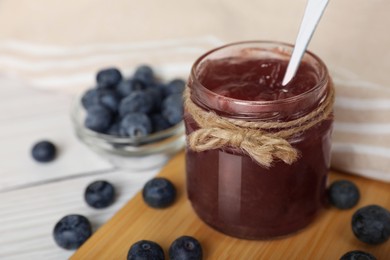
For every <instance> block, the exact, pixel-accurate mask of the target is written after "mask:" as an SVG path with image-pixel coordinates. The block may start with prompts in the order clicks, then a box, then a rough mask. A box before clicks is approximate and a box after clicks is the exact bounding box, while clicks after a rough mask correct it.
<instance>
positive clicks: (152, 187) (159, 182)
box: [142, 177, 176, 208]
mask: <svg viewBox="0 0 390 260" xmlns="http://www.w3.org/2000/svg"><path fill="white" fill-rule="evenodd" d="M142 197H143V199H144V201H145V203H146V204H148V205H149V206H150V207H152V208H166V207H168V206H170V205H171V204H172V203H173V202H174V201H175V198H176V189H175V186H173V184H172V182H170V181H169V180H168V179H165V178H162V177H157V178H153V179H151V180H150V181H148V182H147V183H146V184H145V186H144V188H143V190H142Z"/></svg>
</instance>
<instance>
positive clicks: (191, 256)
mask: <svg viewBox="0 0 390 260" xmlns="http://www.w3.org/2000/svg"><path fill="white" fill-rule="evenodd" d="M202 257H203V252H202V246H201V245H200V243H199V241H198V240H196V239H195V238H193V237H190V236H182V237H179V238H178V239H176V240H175V241H173V243H172V245H171V246H170V248H169V259H171V260H201V259H202Z"/></svg>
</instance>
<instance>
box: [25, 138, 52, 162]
mask: <svg viewBox="0 0 390 260" xmlns="http://www.w3.org/2000/svg"><path fill="white" fill-rule="evenodd" d="M56 153H57V149H56V147H55V145H54V144H53V143H52V142H50V141H40V142H38V143H36V144H35V145H34V146H33V148H32V150H31V155H32V157H33V158H34V159H35V160H36V161H38V162H50V161H52V160H54V158H55V157H56Z"/></svg>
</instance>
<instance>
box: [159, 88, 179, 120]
mask: <svg viewBox="0 0 390 260" xmlns="http://www.w3.org/2000/svg"><path fill="white" fill-rule="evenodd" d="M162 115H163V116H164V117H165V119H166V120H167V121H168V122H169V123H170V124H171V125H176V124H177V123H179V122H180V121H181V120H182V119H183V98H182V95H181V94H173V95H170V96H168V97H167V98H165V99H164V101H163V103H162Z"/></svg>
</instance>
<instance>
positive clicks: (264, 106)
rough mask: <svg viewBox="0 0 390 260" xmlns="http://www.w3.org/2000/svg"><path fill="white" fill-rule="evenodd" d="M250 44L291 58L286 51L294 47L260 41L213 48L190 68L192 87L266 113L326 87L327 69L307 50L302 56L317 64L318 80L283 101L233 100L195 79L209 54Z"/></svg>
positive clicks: (286, 44)
mask: <svg viewBox="0 0 390 260" xmlns="http://www.w3.org/2000/svg"><path fill="white" fill-rule="evenodd" d="M250 44H256V45H257V47H264V49H265V50H267V49H269V50H270V52H273V50H272V48H267V46H268V47H269V46H273V47H274V48H282V49H280V50H278V51H280V54H282V55H286V56H291V53H288V52H287V51H292V50H293V48H294V45H292V44H289V43H284V42H278V41H261V40H253V41H240V42H233V43H229V44H226V45H222V46H220V47H217V48H214V49H212V50H210V51H208V52H206V53H205V54H203V55H202V56H200V57H199V58H198V59H197V60H196V61H195V62H194V64H193V66H192V68H191V72H190V79H191V82H192V85H193V84H196V85H197V88H200V89H199V90H200V91H202V92H204V93H205V94H206V95H207V96H209V97H211V96H213V98H216V99H218V100H223V101H224V102H228V103H235V104H237V105H239V106H249V107H252V108H253V107H257V108H260V109H261V110H262V111H268V112H269V111H273V109H272V108H271V107H275V106H278V107H280V106H285V105H288V104H291V103H297V102H300V101H303V100H305V98H307V97H308V96H311V95H312V94H314V93H315V92H318V91H319V89H321V87H323V86H325V85H327V83H328V81H329V72H328V69H327V67H326V65H325V63H324V62H323V61H322V60H321V59H320V58H319V57H318V56H317V55H315V54H314V53H312V52H311V51H308V50H307V51H306V52H305V53H304V56H306V57H309V58H310V59H312V60H313V61H314V62H316V63H318V65H319V66H317V67H318V68H317V67H316V71H317V70H318V77H319V80H318V82H317V83H316V85H315V86H313V87H312V88H310V89H309V90H307V91H305V92H303V93H300V94H298V95H295V96H292V97H288V98H284V99H277V100H265V101H261V100H241V99H235V98H231V97H226V96H223V95H220V94H218V93H216V92H214V91H212V90H210V89H208V88H207V87H206V86H204V85H203V84H202V83H201V82H200V81H199V79H198V77H197V72H198V70H199V65H200V64H201V63H202V61H204V60H205V59H206V58H207V57H209V56H210V55H211V54H213V53H216V52H218V51H220V50H223V49H226V48H229V47H234V46H240V45H242V46H245V45H250ZM204 105H206V104H204ZM206 106H207V105H206Z"/></svg>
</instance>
